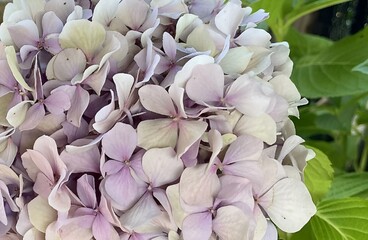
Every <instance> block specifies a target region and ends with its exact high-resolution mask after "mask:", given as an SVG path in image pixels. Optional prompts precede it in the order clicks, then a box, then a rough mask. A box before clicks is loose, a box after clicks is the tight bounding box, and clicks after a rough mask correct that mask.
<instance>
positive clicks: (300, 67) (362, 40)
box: [292, 28, 368, 98]
mask: <svg viewBox="0 0 368 240" xmlns="http://www.w3.org/2000/svg"><path fill="white" fill-rule="evenodd" d="M367 42H368V28H365V29H363V30H362V31H361V32H359V33H357V34H355V35H354V36H350V37H346V38H344V39H342V40H340V41H338V42H336V43H334V44H333V45H331V46H330V47H328V48H326V49H325V50H323V51H321V52H319V53H317V54H314V55H307V56H305V57H302V58H300V59H298V60H296V61H295V68H294V72H293V75H292V80H293V81H294V82H295V84H296V85H297V87H298V89H299V90H300V92H301V94H302V95H304V96H306V97H310V98H317V97H322V96H327V97H332V96H347V95H352V94H359V93H363V92H366V91H368V75H367V74H363V73H361V72H358V71H352V69H353V68H354V67H356V66H357V65H359V64H361V63H363V62H364V61H366V59H367V56H368V48H367V47H366V45H367Z"/></svg>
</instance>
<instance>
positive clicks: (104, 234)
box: [92, 214, 120, 240]
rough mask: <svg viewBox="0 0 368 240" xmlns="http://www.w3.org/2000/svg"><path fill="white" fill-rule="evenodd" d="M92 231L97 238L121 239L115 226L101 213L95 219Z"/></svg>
mask: <svg viewBox="0 0 368 240" xmlns="http://www.w3.org/2000/svg"><path fill="white" fill-rule="evenodd" d="M92 233H93V236H94V237H95V239H96V240H106V239H109V240H110V239H111V240H119V239H120V238H119V235H118V233H117V232H116V230H115V229H114V227H113V226H112V225H111V224H110V223H109V222H108V221H107V220H106V219H105V218H104V217H103V215H101V214H97V216H96V218H95V220H94V221H93V224H92Z"/></svg>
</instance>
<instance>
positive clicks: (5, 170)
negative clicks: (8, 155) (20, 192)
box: [0, 164, 19, 185]
mask: <svg viewBox="0 0 368 240" xmlns="http://www.w3.org/2000/svg"><path fill="white" fill-rule="evenodd" d="M0 179H1V181H2V182H4V183H5V184H6V185H9V184H15V185H19V178H18V175H17V174H16V173H15V172H14V171H13V170H12V169H11V168H10V166H6V165H3V164H0Z"/></svg>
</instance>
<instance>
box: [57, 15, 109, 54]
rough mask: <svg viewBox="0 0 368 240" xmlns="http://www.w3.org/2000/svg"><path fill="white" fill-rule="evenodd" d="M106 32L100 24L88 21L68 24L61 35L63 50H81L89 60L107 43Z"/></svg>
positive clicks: (83, 20) (82, 20)
mask: <svg viewBox="0 0 368 240" xmlns="http://www.w3.org/2000/svg"><path fill="white" fill-rule="evenodd" d="M105 36H106V31H105V29H104V27H103V26H102V25H101V24H100V23H98V22H90V21H88V20H86V19H81V20H75V21H70V22H67V23H66V24H65V26H64V28H63V31H62V32H61V33H60V36H59V42H60V45H61V47H62V48H80V49H82V51H83V52H84V54H86V57H87V59H88V60H91V59H92V58H93V56H94V55H95V54H96V53H97V52H98V51H99V50H100V48H101V47H102V44H103V42H104V41H105Z"/></svg>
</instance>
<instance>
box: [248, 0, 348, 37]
mask: <svg viewBox="0 0 368 240" xmlns="http://www.w3.org/2000/svg"><path fill="white" fill-rule="evenodd" d="M348 1H350V0H314V1H313V0H309V1H305V0H299V1H298V0H297V1H296V0H278V1H270V0H258V1H243V4H244V5H247V6H251V7H252V8H253V10H254V11H256V10H258V9H265V10H266V11H267V12H270V13H271V14H270V18H269V19H268V20H267V23H268V25H269V26H270V28H271V30H272V32H273V33H274V35H275V36H276V40H277V41H283V40H284V38H285V35H286V33H287V32H288V31H289V28H290V27H291V25H292V24H293V23H294V22H295V21H296V20H298V19H299V18H301V17H303V16H305V15H307V14H309V13H312V12H315V11H318V10H320V9H323V8H326V7H329V6H333V5H336V4H339V3H343V2H348Z"/></svg>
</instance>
